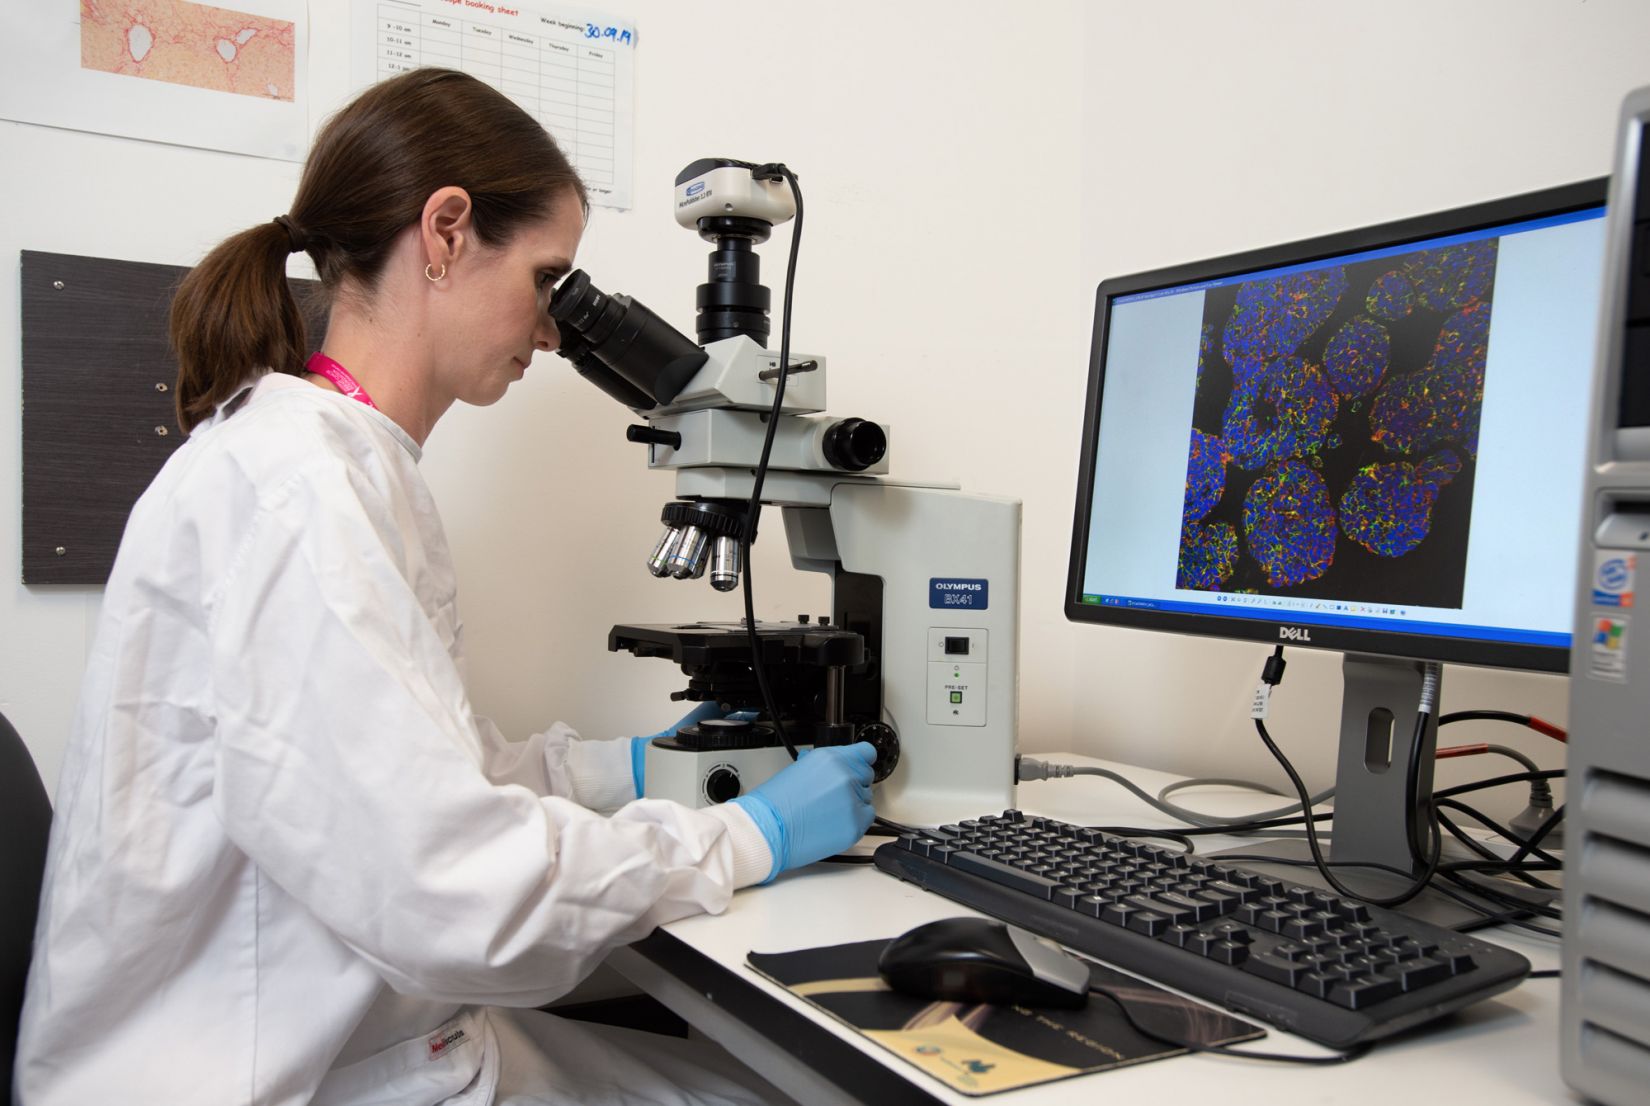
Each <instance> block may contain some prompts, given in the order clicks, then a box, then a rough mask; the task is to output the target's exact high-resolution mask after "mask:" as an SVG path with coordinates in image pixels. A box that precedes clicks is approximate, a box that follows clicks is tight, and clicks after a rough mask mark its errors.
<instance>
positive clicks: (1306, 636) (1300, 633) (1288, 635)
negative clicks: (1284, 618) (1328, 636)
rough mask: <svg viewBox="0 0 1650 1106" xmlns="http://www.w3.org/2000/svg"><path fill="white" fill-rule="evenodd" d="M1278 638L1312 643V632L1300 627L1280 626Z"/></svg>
mask: <svg viewBox="0 0 1650 1106" xmlns="http://www.w3.org/2000/svg"><path fill="white" fill-rule="evenodd" d="M1278 637H1280V638H1282V639H1283V640H1284V641H1311V640H1312V631H1311V630H1304V629H1302V628H1301V627H1299V626H1279V627H1278Z"/></svg>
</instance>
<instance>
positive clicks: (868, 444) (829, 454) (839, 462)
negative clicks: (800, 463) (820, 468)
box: [820, 419, 888, 472]
mask: <svg viewBox="0 0 1650 1106" xmlns="http://www.w3.org/2000/svg"><path fill="white" fill-rule="evenodd" d="M820 450H821V451H822V452H823V453H824V454H825V460H826V461H828V462H829V463H830V464H831V465H832V466H833V467H834V468H839V469H846V470H847V471H849V472H859V471H860V470H861V469H868V468H870V467H871V466H872V465H874V464H876V463H877V462H878V461H880V460H882V455H883V454H885V453H887V452H888V435H886V434H884V433H883V432H882V427H880V426H878V425H877V424H876V423H874V422H866V421H865V420H864V419H843V420H842V421H841V422H839V423H837V424H836V425H835V426H833V427H831V428H830V429H829V430H827V431H825V439H824V441H822V442H820Z"/></svg>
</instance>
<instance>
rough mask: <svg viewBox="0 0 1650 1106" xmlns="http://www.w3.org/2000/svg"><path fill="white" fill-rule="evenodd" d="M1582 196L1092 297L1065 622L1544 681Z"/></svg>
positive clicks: (1248, 260) (1582, 297) (1569, 423)
mask: <svg viewBox="0 0 1650 1106" xmlns="http://www.w3.org/2000/svg"><path fill="white" fill-rule="evenodd" d="M1604 196H1605V182H1604V181H1602V180H1600V181H1589V182H1584V183H1581V184H1576V185H1570V186H1566V187H1564V188H1558V189H1551V190H1548V191H1545V192H1540V193H1534V194H1530V195H1526V196H1519V197H1515V198H1513V199H1509V200H1503V201H1498V202H1496V203H1490V204H1482V205H1478V206H1475V207H1472V208H1465V209H1460V210H1456V211H1451V212H1447V213H1444V214H1440V215H1434V216H1428V217H1425V218H1420V219H1410V220H1406V221H1404V222H1401V223H1393V224H1387V225H1383V226H1379V227H1371V228H1365V229H1362V230H1358V231H1353V232H1349V233H1345V234H1338V235H1332V236H1329V237H1325V238H1318V239H1313V240H1310V241H1306V242H1300V243H1296V244H1294V245H1290V246H1283V247H1278V248H1275V249H1268V250H1263V251H1257V252H1254V253H1248V254H1242V255H1238V256H1233V257H1225V258H1219V259H1216V260H1212V261H1206V262H1200V263H1197V264H1191V265H1184V266H1180V267H1177V268H1173V269H1165V270H1159V271H1156V272H1151V273H1143V274H1139V275H1136V276H1129V277H1120V278H1116V279H1111V280H1107V281H1105V282H1103V283H1102V284H1101V285H1100V288H1099V295H1098V302H1097V305H1096V310H1095V323H1094V344H1093V349H1092V354H1091V362H1090V376H1089V391H1088V406H1087V412H1086V417H1085V422H1084V431H1083V450H1082V466H1081V473H1080V477H1079V481H1078V487H1077V511H1076V519H1075V523H1074V526H1073V537H1072V556H1071V568H1070V574H1069V577H1068V583H1067V590H1066V612H1067V615H1068V617H1070V618H1072V619H1074V620H1079V621H1093V622H1102V623H1111V624H1116V625H1124V626H1136V627H1142V628H1148V629H1159V630H1174V631H1182V632H1190V633H1200V634H1212V635H1218V636H1227V637H1238V638H1246V639H1254V640H1258V641H1265V642H1276V643H1283V644H1301V645H1311V646H1320V647H1329V648H1335V649H1342V650H1347V651H1355V652H1361V653H1374V654H1385V655H1391V656H1401V657H1416V658H1422V659H1427V660H1439V661H1457V662H1465V663H1473V664H1490V665H1506V666H1511V667H1518V668H1529V669H1538V670H1548V671H1561V670H1563V669H1564V668H1565V667H1566V663H1567V651H1568V648H1569V643H1570V629H1571V605H1572V602H1573V599H1574V583H1575V567H1576V549H1577V541H1576V536H1577V533H1578V528H1579V526H1580V521H1581V503H1580V496H1581V488H1582V473H1583V465H1584V456H1585V449H1586V441H1587V427H1588V417H1589V406H1588V403H1589V387H1590V381H1591V369H1592V362H1593V346H1594V341H1595V336H1596V333H1597V314H1598V296H1599V289H1600V281H1601V279H1602V269H1603V246H1604V222H1603V218H1602V216H1603V214H1604Z"/></svg>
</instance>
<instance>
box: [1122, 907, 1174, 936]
mask: <svg viewBox="0 0 1650 1106" xmlns="http://www.w3.org/2000/svg"><path fill="white" fill-rule="evenodd" d="M1128 927H1129V928H1130V929H1132V930H1134V931H1135V932H1136V933H1144V934H1145V935H1146V936H1147V937H1161V936H1162V935H1163V931H1164V930H1166V929H1168V928H1169V919H1167V918H1165V917H1164V916H1163V915H1161V914H1158V913H1156V912H1155V911H1151V910H1136V911H1135V912H1134V913H1133V914H1131V915H1129V920H1128Z"/></svg>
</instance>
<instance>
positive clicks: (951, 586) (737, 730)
mask: <svg viewBox="0 0 1650 1106" xmlns="http://www.w3.org/2000/svg"><path fill="white" fill-rule="evenodd" d="M676 194H677V213H678V221H679V222H682V223H683V225H687V226H693V225H697V227H698V229H699V231H700V233H701V235H702V236H703V237H705V238H706V239H707V240H710V241H714V242H716V243H717V246H718V249H717V252H716V253H713V254H712V257H711V265H710V273H711V280H710V281H709V282H708V283H707V284H705V285H701V286H700V289H699V307H700V312H699V327H698V329H699V340H700V344H699V345H697V346H695V345H693V344H692V343H689V342H688V340H687V339H686V337H685V336H684V335H680V334H676V335H675V336H674V338H673V339H670V338H666V337H660V336H659V335H658V334H657V333H655V331H656V330H658V329H659V328H663V329H664V330H669V329H670V328H669V327H668V324H664V323H662V322H661V321H660V320H658V319H657V317H656V316H653V315H652V314H651V312H648V311H647V310H646V308H644V307H642V306H641V305H640V304H639V303H635V302H634V301H629V300H628V299H627V298H625V297H619V296H614V297H606V296H605V295H604V294H603V293H601V292H599V291H598V290H597V289H595V288H594V286H592V285H590V284H589V281H588V278H583V279H582V283H581V282H580V278H581V277H582V274H574V275H573V276H572V277H570V278H569V281H568V283H566V284H564V286H563V288H562V289H558V292H557V296H556V299H555V300H554V301H553V302H552V306H551V312H552V314H553V315H555V316H556V318H557V321H558V323H559V324H561V329H562V333H563V341H564V355H565V356H567V357H568V358H569V360H572V361H573V362H574V364H575V366H576V367H577V368H578V369H579V371H580V372H581V374H583V375H585V376H586V378H587V379H591V380H592V382H593V383H596V384H597V385H598V386H599V387H602V388H603V390H604V391H607V392H608V393H609V394H610V395H613V396H614V398H617V399H620V401H621V402H625V403H626V405H627V406H630V407H631V409H632V410H633V411H634V412H635V413H636V414H638V415H639V416H640V417H641V418H642V419H643V420H644V423H645V425H643V426H634V427H632V428H631V430H630V435H629V436H630V437H631V439H632V440H633V441H639V442H644V443H646V445H647V449H648V465H649V467H650V468H654V469H663V470H669V471H672V472H674V473H675V477H676V487H675V493H676V499H675V501H674V502H672V503H668V504H666V506H665V508H664V511H663V513H662V521H663V522H664V523H665V532H664V535H663V536H662V537H661V538H660V540H659V543H658V545H657V547H656V548H655V549H654V551H653V554H652V556H651V557H650V558H648V562H647V563H648V567H649V569H650V570H651V571H652V573H653V574H654V575H655V576H658V577H661V578H672V577H673V578H676V579H695V578H699V577H702V576H704V575H706V573H707V571H708V573H709V575H710V576H711V582H712V584H713V586H715V587H716V588H717V589H718V590H731V589H732V588H733V587H735V586H737V583H738V580H739V574H740V570H741V568H742V557H743V554H744V552H745V551H747V550H748V543H749V542H750V541H752V540H754V537H755V534H754V529H755V521H754V520H751V521H750V522H749V526H750V529H749V530H747V529H746V525H747V516H748V510H747V505H748V503H749V501H750V499H751V495H752V491H753V489H754V487H755V484H756V482H757V471H758V468H759V466H760V463H761V457H762V453H763V447H764V440H765V438H766V437H767V435H768V432H769V427H768V423H769V419H770V416H771V414H772V412H773V409H774V399H775V395H776V392H777V390H778V389H779V387H780V384H781V381H780V374H779V367H780V354H779V353H778V352H775V351H773V350H770V349H767V348H765V345H764V340H765V338H766V336H767V327H766V308H767V289H766V288H763V287H761V286H760V284H759V282H758V281H757V279H756V274H757V268H756V258H755V254H754V252H752V251H751V250H750V245H751V243H752V242H753V241H761V240H763V239H765V238H766V236H767V230H768V229H769V228H770V227H771V225H772V224H773V223H775V222H783V221H784V220H785V219H788V218H789V217H790V212H791V211H792V210H794V207H793V205H792V202H791V195H790V189H789V187H787V185H786V181H785V180H784V179H777V178H776V179H770V180H764V179H762V174H761V172H760V170H759V169H758V167H755V166H751V165H749V164H748V163H741V162H729V161H723V160H707V161H701V162H695V163H694V164H693V165H690V166H689V167H688V168H687V169H685V170H683V172H682V174H681V175H680V176H678V179H677V192H676ZM707 197H708V198H707ZM705 211H711V212H712V214H710V215H706V214H703V212H705ZM609 300H611V301H622V303H619V304H617V306H616V305H615V303H610V302H606V301H609ZM615 316H617V317H618V318H617V321H616V322H612V320H613V318H614V317H615ZM631 316H644V317H642V318H639V319H638V318H631ZM604 318H606V319H608V320H609V321H610V322H611V325H607V324H606V323H604V322H603V321H602V320H603V319H604ZM655 324H657V326H655ZM627 334H628V335H629V340H628V341H621V340H623V339H625V337H626V335H627ZM637 351H642V353H641V354H640V355H639V354H638V352H637ZM613 376H618V377H620V378H623V379H622V381H615V380H613V379H612V377H613ZM783 383H784V394H783V400H782V402H781V405H780V406H779V408H778V415H777V418H776V419H774V423H775V425H774V426H773V428H772V444H771V447H769V449H770V451H769V454H768V459H767V465H766V468H765V470H764V473H765V475H764V478H763V481H762V486H761V494H760V503H761V504H762V505H763V506H764V507H768V508H778V509H779V511H780V513H781V516H782V519H783V525H784V533H785V539H786V542H787V543H788V546H789V552H790V559H791V563H792V564H793V566H794V567H796V568H797V569H799V570H803V571H813V572H823V573H825V574H827V575H828V576H830V577H831V581H832V588H831V591H832V598H831V607H832V610H831V614H830V615H829V620H828V621H827V620H826V619H825V618H823V617H822V618H821V619H819V620H818V621H816V622H812V623H810V622H808V621H807V620H806V618H805V617H804V618H803V619H802V620H799V621H798V622H796V623H759V624H758V626H757V628H756V632H755V633H754V634H753V633H752V632H751V630H750V628H749V627H747V626H745V625H744V624H743V623H738V624H729V623H694V624H686V625H670V626H665V625H620V626H615V627H614V628H613V630H612V633H611V634H610V636H609V648H610V649H613V650H629V651H631V652H632V653H634V654H635V655H637V656H655V657H662V658H667V659H670V660H672V661H674V662H675V663H677V664H678V665H680V666H681V667H682V668H683V671H684V672H685V673H686V674H687V675H688V676H689V687H688V689H687V690H686V691H684V692H682V693H680V697H681V698H687V699H699V700H715V701H717V702H719V703H721V704H722V705H723V706H724V707H725V708H728V709H731V710H735V711H762V712H763V717H762V718H759V719H757V720H756V721H755V722H740V721H731V722H728V721H715V720H713V721H710V722H706V723H701V724H700V725H698V726H692V727H685V728H684V729H683V730H682V731H680V732H678V733H677V734H675V735H672V736H669V737H664V738H659V739H656V740H654V741H653V742H652V743H651V744H650V745H649V746H648V748H647V750H646V792H647V797H649V798H668V799H673V800H676V801H679V802H682V803H684V804H686V805H689V806H703V805H706V804H709V803H714V802H722V801H726V800H727V799H729V798H732V797H734V796H735V795H738V794H741V793H744V792H748V791H750V790H751V789H753V788H754V787H756V786H758V785H759V784H760V783H762V782H763V781H764V780H765V779H767V778H768V777H769V776H771V775H773V774H774V773H775V772H777V771H779V770H780V769H782V768H783V767H784V766H785V765H786V764H788V763H789V762H790V752H789V751H788V750H787V748H786V747H785V744H784V742H785V740H787V739H788V740H789V741H790V743H791V744H792V746H793V747H795V748H797V749H799V750H801V749H805V748H806V747H808V746H813V745H816V744H817V745H823V744H847V743H851V742H853V741H859V740H868V741H871V742H872V743H873V744H874V745H876V747H877V750H878V765H877V778H878V781H879V782H878V784H877V786H876V789H875V793H874V794H875V803H876V808H877V811H878V813H879V814H880V815H881V816H883V817H885V818H888V819H891V820H894V821H900V822H910V823H916V824H938V823H941V822H946V821H954V820H957V819H959V818H965V817H969V816H972V815H977V814H981V813H986V812H995V811H999V810H1002V809H1004V808H1005V807H1011V806H1013V805H1014V803H1013V799H1014V757H1015V750H1016V722H1017V716H1018V658H1019V598H1020V596H1019V591H1020V588H1019V580H1020V517H1021V512H1020V503H1019V501H1018V500H1013V499H1004V498H997V497H992V496H984V495H977V494H970V493H965V492H962V491H960V490H958V489H957V488H956V487H955V486H954V485H950V486H947V485H936V484H918V483H911V482H907V481H900V480H894V479H891V478H889V477H888V475H887V473H888V467H889V466H888V456H887V441H888V428H887V427H886V426H883V425H881V424H877V423H872V422H869V421H867V420H864V419H857V418H848V419H838V418H831V417H828V416H825V415H824V414H823V412H824V410H825V407H826V364H825V359H824V358H823V357H817V356H803V355H798V354H794V353H793V354H792V355H791V356H790V358H789V371H788V372H787V373H786V374H785V379H784V382H783ZM632 386H633V387H632ZM633 388H634V389H635V390H633ZM758 511H760V508H759V509H758ZM753 643H759V644H756V645H755V648H759V649H760V650H761V656H762V664H761V666H760V667H761V668H762V672H756V671H755V669H756V666H755V665H753V663H752V650H753ZM764 674H765V675H766V676H767V677H769V679H768V683H769V684H770V685H771V687H764V688H762V689H761V693H760V694H759V693H758V687H757V684H756V682H753V680H752V676H753V675H756V676H762V675H764ZM764 707H766V708H769V709H767V710H765V711H764V710H763V708H764ZM774 710H777V713H778V714H779V715H780V717H781V721H782V722H783V725H784V731H785V736H784V737H780V736H779V734H778V733H777V732H776V730H775V728H774V726H773V724H772V723H773V719H772V717H771V715H772V713H773V712H774Z"/></svg>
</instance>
